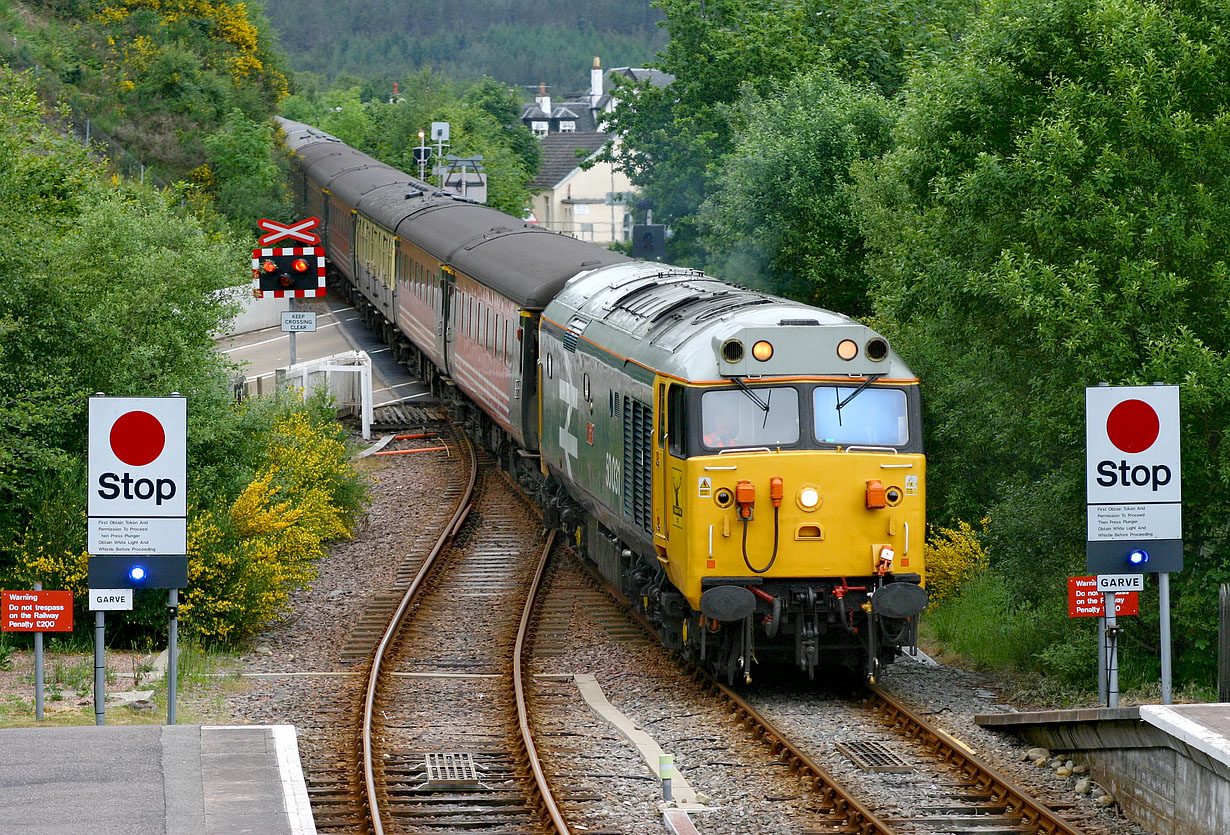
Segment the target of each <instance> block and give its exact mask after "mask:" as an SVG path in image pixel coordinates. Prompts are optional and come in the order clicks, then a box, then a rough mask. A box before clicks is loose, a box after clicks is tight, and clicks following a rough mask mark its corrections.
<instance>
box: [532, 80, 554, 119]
mask: <svg viewBox="0 0 1230 835" xmlns="http://www.w3.org/2000/svg"><path fill="white" fill-rule="evenodd" d="M534 101H536V102H538V108H539V109H540V110H541V111H542V112H543V113H546V114H547V118H548V119H550V118H551V97H550V96H548V95H547V85H546V84H541V83H540V84H539V85H538V95H537V97H535V99H534Z"/></svg>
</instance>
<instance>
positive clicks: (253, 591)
mask: <svg viewBox="0 0 1230 835" xmlns="http://www.w3.org/2000/svg"><path fill="white" fill-rule="evenodd" d="M42 116H43V114H42V112H41V108H40V106H39V104H38V100H37V96H36V94H35V92H34V89H33V87H32V86H31V85H30V80H29V78H28V77H25V76H21V75H17V74H15V73H13V72H11V71H10V70H8V69H7V68H4V67H0V157H3V158H4V159H5V161H6V164H5V165H3V166H0V228H3V229H5V230H6V231H7V232H8V233H9V234H10V235H12V236H13V238H14V240H19V241H20V242H21V246H18V247H13V248H12V250H11V252H10V253H9V256H8V257H6V258H5V259H2V260H0V334H2V336H3V339H0V391H2V392H3V396H2V397H0V586H4V587H8V588H12V587H23V586H27V584H29V583H30V582H32V581H35V580H38V581H42V582H43V583H44V584H45V585H46V586H47V587H48V588H62V589H69V590H71V591H74V592H75V593H76V595H77V598H78V600H82V601H83V600H84V599H85V591H86V553H85V549H86V516H85V498H86V492H85V490H83V489H82V488H83V485H84V483H85V480H86V441H87V430H88V415H87V403H88V397H89V396H90V395H92V394H94V393H96V392H103V393H106V394H108V395H122V396H150V395H165V394H169V393H171V392H180V393H182V394H184V395H186V396H187V397H188V399H189V410H188V459H189V461H191V462H192V466H191V468H190V470H189V476H188V501H189V509H188V513H189V518H190V519H193V520H194V524H196V523H197V520H199V523H200V524H204V523H205V522H207V521H208V520H211V519H219V518H221V519H224V520H228V522H227V524H228V525H230V521H229V520H232V519H233V518H234V514H233V512H232V511H233V509H234V507H235V506H236V504H237V503H238V502H239V499H240V498H241V497H243V496H244V495H245V492H246V491H249V490H251V489H252V488H251V485H252V484H254V483H256V482H261V483H263V484H264V485H265V488H266V491H265V493H263V494H262V496H263V497H264V498H266V499H270V500H272V499H273V497H274V496H276V497H277V499H276V501H272V503H271V504H270V507H271V508H272V509H274V510H276V511H277V513H276V514H275V515H277V516H278V517H279V518H282V519H290V520H291V521H292V522H294V523H295V524H294V526H293V527H294V529H293V530H292V531H286V532H283V533H282V534H281V535H274V532H272V531H260V530H254V529H251V525H249V529H246V530H240V531H239V532H238V533H237V534H236V535H235V536H234V537H232V538H231V539H222V540H219V542H220V543H221V544H220V545H219V551H218V552H215V551H211V550H210V549H209V548H208V547H204V546H202V545H201V544H200V540H198V541H196V544H195V545H194V548H195V550H194V554H195V555H197V556H198V557H200V558H202V559H204V558H211V559H215V561H217V560H220V559H222V558H223V557H224V556H225V555H226V554H238V555H239V556H240V557H242V559H239V562H238V564H239V565H241V566H245V571H246V572H247V573H245V574H244V575H242V576H241V577H240V578H239V579H238V580H233V581H231V582H225V583H224V582H219V583H218V585H217V586H216V587H204V588H196V589H193V590H191V591H190V592H189V598H188V599H189V600H190V601H191V602H193V603H194V604H196V605H198V606H200V607H202V608H208V606H209V605H210V603H211V602H213V601H214V600H215V598H216V596H219V595H232V596H233V599H235V600H238V601H240V602H241V603H252V604H253V605H254V606H255V605H257V604H259V605H260V606H261V607H263V608H259V609H254V610H253V613H254V614H255V615H256V616H257V617H256V618H255V619H252V620H251V621H248V620H246V618H247V615H246V614H245V610H243V609H242V608H241V609H239V610H237V614H236V615H235V617H236V618H237V619H239V620H243V621H244V622H243V623H242V624H232V625H231V626H230V627H229V632H228V634H229V635H232V636H234V635H240V634H246V631H247V630H250V629H251V628H255V625H257V624H259V622H260V620H259V618H267V617H269V616H271V615H270V614H269V613H270V612H273V611H276V610H277V609H278V608H279V606H280V605H281V602H284V600H285V594H286V593H287V591H288V590H289V589H291V588H293V587H294V586H295V585H296V584H297V583H301V582H303V581H304V580H305V579H306V578H307V577H308V576H310V562H311V559H312V558H314V556H315V555H318V554H319V550H320V543H321V542H322V541H324V540H326V539H329V538H336V537H338V536H343V535H346V534H347V533H348V529H349V525H350V524H351V522H352V520H353V519H354V518H355V516H356V514H357V513H358V511H359V507H360V503H361V501H362V498H363V494H362V490H361V487H360V484H359V481H358V478H357V476H356V475H355V474H354V473H353V471H351V470H350V469H349V466H348V465H347V464H345V448H344V445H343V443H342V430H341V429H340V427H339V426H338V425H337V424H336V422H334V421H333V420H332V412H331V410H330V409H329V408H328V404H327V403H326V402H325V401H324V400H323V399H320V398H316V399H312V400H309V402H307V403H301V402H299V401H298V400H293V399H289V398H288V399H285V400H283V401H270V402H269V403H268V404H266V403H255V404H249V405H246V406H244V407H236V405H235V403H234V400H233V398H232V396H231V395H230V394H229V391H228V385H227V383H228V382H229V380H230V379H231V377H232V375H233V373H234V369H233V367H232V366H231V365H230V364H229V363H228V361H227V360H226V359H225V358H224V357H223V355H221V354H218V353H217V352H216V351H215V350H214V344H213V338H212V334H213V333H214V332H216V331H217V330H219V329H220V327H221V325H222V324H223V323H224V322H225V320H226V319H227V318H228V317H229V316H231V315H232V314H233V306H232V303H230V302H227V301H226V298H227V295H226V294H225V293H224V292H222V291H224V290H226V289H227V288H230V287H233V286H235V285H245V284H247V282H248V281H249V280H250V279H249V276H248V272H247V262H248V250H249V249H250V246H251V245H250V241H246V240H242V239H240V238H237V237H231V236H229V235H228V234H226V233H208V232H207V231H206V230H205V229H204V228H203V227H202V225H201V223H200V222H199V221H197V220H196V219H195V218H194V217H193V216H191V215H186V214H183V213H182V212H181V211H180V209H179V207H178V206H177V205H176V203H177V201H176V196H175V194H174V193H173V192H167V193H158V192H154V191H152V190H149V189H145V188H142V187H137V186H134V185H131V184H126V183H121V182H116V181H110V182H108V181H106V180H104V179H103V176H102V173H103V172H102V171H101V168H100V167H99V165H98V164H97V163H95V162H93V161H91V160H90V159H89V158H88V157H87V156H86V154H85V151H84V150H83V149H82V148H81V146H80V145H77V144H76V143H75V142H73V141H71V140H65V139H64V138H62V137H61V136H60V135H59V134H58V133H56V132H55V131H53V130H52V129H51V128H50V127H48V126H47V124H45V123H44V121H43V118H42ZM232 121H233V124H232V126H231V127H232V130H231V131H230V132H229V133H224V134H221V135H220V136H219V138H218V139H217V142H216V145H217V153H218V155H219V159H220V160H223V161H225V160H226V155H227V154H228V153H232V154H237V155H239V156H241V155H242V154H241V153H238V152H236V150H235V145H234V144H228V143H233V142H234V141H235V140H236V137H239V139H240V140H242V139H243V138H244V137H245V136H246V135H247V134H249V133H256V132H259V131H260V130H261V128H260V127H259V125H255V124H254V123H251V122H248V121H246V117H243V116H242V114H239V113H238V112H237V115H235V116H234V117H233V120H232ZM248 138H249V139H252V138H251V137H250V136H249V137H248ZM257 140H262V137H259V136H258V137H256V139H255V140H252V141H257ZM267 173H268V172H265V175H266V176H267ZM255 179H256V181H259V177H257V178H255ZM262 479H263V481H262ZM245 559H246V562H245ZM244 577H247V578H248V579H247V580H245V579H244ZM258 580H259V582H258ZM245 583H246V584H245ZM245 594H246V595H247V596H245ZM165 600H166V596H165V593H159V592H149V593H143V594H141V595H138V599H137V603H136V610H135V611H134V612H133V614H132V615H131V616H130V617H128V618H125V619H124V624H123V626H122V627H121V628H120V630H119V631H118V632H117V636H116V637H119V638H120V639H124V638H127V637H135V636H138V635H140V634H141V633H142V631H143V630H144V631H145V632H146V633H147V634H148V631H149V630H160V629H161V628H162V626H163V625H164V624H165ZM279 601H281V602H279ZM84 621H85V619H83V618H79V619H78V622H79V623H83V622H84ZM204 631H205V630H202V632H204ZM210 634H213V633H210ZM219 637H221V636H220V635H219Z"/></svg>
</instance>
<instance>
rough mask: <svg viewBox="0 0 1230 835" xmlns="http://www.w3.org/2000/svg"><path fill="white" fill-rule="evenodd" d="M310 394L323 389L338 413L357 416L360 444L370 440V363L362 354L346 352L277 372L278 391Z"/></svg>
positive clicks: (368, 358) (360, 352)
mask: <svg viewBox="0 0 1230 835" xmlns="http://www.w3.org/2000/svg"><path fill="white" fill-rule="evenodd" d="M288 385H289V386H294V387H296V388H301V389H303V390H304V392H305V393H306V392H310V391H312V390H313V389H315V388H318V387H320V386H324V387H326V388H327V389H328V391H329V393H330V394H331V395H333V402H334V404H335V405H336V406H337V410H338V411H339V412H344V413H347V414H351V415H355V416H357V417H358V418H359V419H360V421H361V422H362V426H363V440H365V441H368V440H371V436H372V360H371V357H369V356H368V355H367V354H366V352H364V351H346V352H345V353H342V354H334V355H333V356H331V357H323V358H321V359H318V360H309V361H308V362H299V363H295V364H294V365H291V366H287V367H285V368H279V369H278V371H277V388H278V390H279V391H281V390H283V389H284V388H285V387H286V386H288Z"/></svg>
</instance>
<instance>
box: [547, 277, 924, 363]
mask: <svg viewBox="0 0 1230 835" xmlns="http://www.w3.org/2000/svg"><path fill="white" fill-rule="evenodd" d="M543 316H544V317H546V318H548V319H550V320H552V321H553V322H555V323H556V324H558V325H560V326H562V327H566V328H567V329H568V330H570V331H572V332H573V333H575V334H577V335H578V336H580V337H583V338H584V339H586V340H588V341H591V342H594V343H596V344H598V345H601V346H602V347H603V348H605V349H607V350H610V351H613V352H614V353H616V354H617V355H620V356H623V357H625V358H627V359H629V360H632V361H635V362H638V363H640V364H642V365H645V366H647V367H649V368H651V369H654V370H657V371H660V372H662V373H665V374H668V375H672V376H675V377H679V378H681V379H685V380H693V381H703V380H719V379H722V378H731V377H740V378H742V377H756V376H772V377H778V376H842V377H845V376H850V377H865V376H872V375H874V376H884V377H887V378H889V379H913V378H914V374H913V372H912V371H910V369H909V368H908V367H907V366H906V365H905V363H904V362H903V361H902V360H901V358H900V357H899V356H898V355H897V354H896V352H895V351H893V350H892V349H891V348H890V349H888V354H887V356H885V357H884V358H883V359H882V360H879V361H873V360H871V359H870V358H869V357H868V356H867V353H868V352H867V351H866V346H867V344H868V342H869V341H870V340H872V339H874V338H880V337H879V336H878V334H876V333H875V332H874V331H872V330H871V329H870V328H868V327H867V326H865V325H863V324H860V323H859V322H856V321H855V320H853V319H851V318H850V317H848V316H844V315H842V314H840V313H834V312H832V311H830V310H824V309H822V308H818V307H811V306H809V305H805V304H801V303H799V302H793V301H790V300H788V299H783V298H779V297H777V296H771V295H768V294H766V293H761V292H758V291H755V290H749V289H748V288H746V287H741V286H739V285H736V284H730V283H728V282H725V281H720V280H718V279H715V278H712V277H711V276H707V275H705V274H704V273H701V272H699V271H696V270H688V269H682V268H679V267H669V266H666V265H663V264H657V263H652V262H645V261H627V262H624V263H617V264H613V265H610V266H605V267H599V268H596V269H593V270H590V271H587V272H585V273H584V274H582V275H578V276H577V277H576V278H574V279H573V280H571V281H569V282H568V284H567V285H566V286H565V287H564V289H563V291H562V292H560V294H559V295H558V296H557V297H556V298H555V300H554V301H553V302H552V303H551V304H550V305H549V306H548V307H547V309H546V310H545V311H544V313H543ZM761 339H764V340H768V341H769V342H771V343H773V346H774V353H773V357H772V358H771V359H770V360H768V361H766V362H763V363H762V362H759V361H757V360H754V359H752V357H751V348H752V345H753V344H754V343H755V342H756V341H759V340H761ZM843 339H852V340H854V341H855V343H856V344H857V345H858V346H860V350H859V354H858V356H857V357H856V358H855V359H853V360H848V361H847V360H841V359H839V358H838V357H837V354H836V346H837V344H838V342H840V341H841V340H843ZM728 340H739V341H740V342H742V343H743V345H744V346H746V355H745V356H743V357H742V358H741V359H739V360H738V361H728V360H725V359H723V352H722V349H723V346H724V345H725V344H726V342H727V341H728Z"/></svg>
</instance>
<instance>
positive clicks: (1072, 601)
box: [1068, 577, 1140, 618]
mask: <svg viewBox="0 0 1230 835" xmlns="http://www.w3.org/2000/svg"><path fill="white" fill-rule="evenodd" d="M1104 614H1106V596H1105V595H1104V594H1101V593H1100V592H1099V591H1098V578H1097V577H1069V578H1068V617H1070V618H1092V617H1101V616H1102V615H1104ZM1139 614H1140V594H1139V592H1134V591H1119V592H1115V615H1116V616H1118V615H1139Z"/></svg>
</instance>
